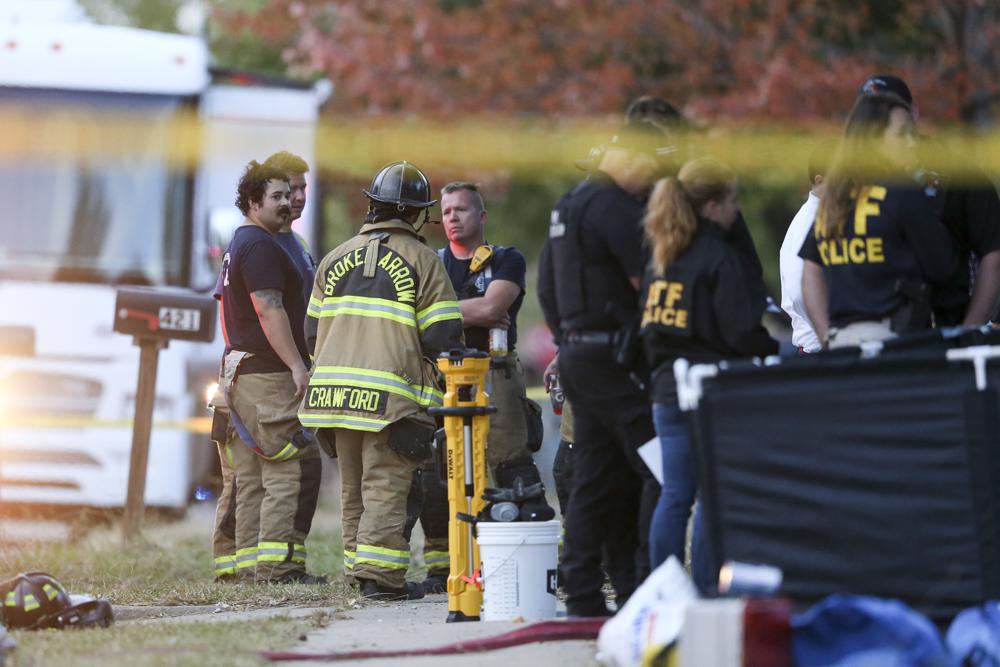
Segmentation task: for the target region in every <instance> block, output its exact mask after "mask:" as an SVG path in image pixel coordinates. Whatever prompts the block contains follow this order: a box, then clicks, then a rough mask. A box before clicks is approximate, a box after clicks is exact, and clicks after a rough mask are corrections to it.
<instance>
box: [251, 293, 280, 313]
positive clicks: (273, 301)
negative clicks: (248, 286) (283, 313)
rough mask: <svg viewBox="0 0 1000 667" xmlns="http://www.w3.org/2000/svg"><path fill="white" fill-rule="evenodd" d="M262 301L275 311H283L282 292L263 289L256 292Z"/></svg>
mask: <svg viewBox="0 0 1000 667" xmlns="http://www.w3.org/2000/svg"><path fill="white" fill-rule="evenodd" d="M254 294H256V295H257V298H258V299H259V300H260V301H263V302H264V303H266V304H267V306H268V308H273V309H274V310H281V309H282V303H281V290H276V289H262V290H257V291H256V292H254Z"/></svg>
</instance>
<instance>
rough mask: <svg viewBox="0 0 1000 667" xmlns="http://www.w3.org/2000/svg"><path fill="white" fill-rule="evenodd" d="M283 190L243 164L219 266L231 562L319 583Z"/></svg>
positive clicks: (270, 170) (309, 443)
mask: <svg viewBox="0 0 1000 667" xmlns="http://www.w3.org/2000/svg"><path fill="white" fill-rule="evenodd" d="M290 193H291V189H290V187H289V179H288V173H287V172H286V171H283V170H280V169H278V168H276V167H274V166H271V165H268V164H264V165H261V164H258V163H257V162H255V161H251V162H250V164H249V165H247V168H246V171H245V172H244V174H243V178H242V179H241V180H240V184H239V188H238V194H237V199H236V205H237V206H238V207H239V209H240V211H241V212H242V213H243V214H244V215H245V216H246V220H245V222H244V224H243V225H242V226H240V227H239V228H238V229H237V230H236V233H235V235H234V236H233V240H232V242H231V243H230V245H229V248H228V249H227V251H226V254H225V258H224V260H223V268H222V283H223V289H222V308H221V311H222V323H223V334H224V336H225V339H226V355H225V357H224V361H223V373H222V382H221V385H222V392H223V394H224V396H225V402H226V404H227V406H228V408H229V411H230V418H231V420H232V423H233V427H234V428H235V430H236V433H237V434H238V436H239V438H238V440H239V441H241V442H237V441H232V442H230V443H229V446H228V447H227V448H226V456H227V458H228V461H229V463H230V464H231V466H232V468H233V470H234V472H235V479H236V503H235V505H236V508H237V509H236V513H237V514H236V524H237V525H236V541H237V547H238V549H237V552H236V559H235V560H236V563H235V566H236V571H237V572H239V574H241V575H243V576H244V577H247V576H249V574H250V573H251V572H254V573H255V575H256V579H257V580H258V581H267V582H273V583H325V581H326V580H325V579H324V578H323V577H315V576H313V575H310V574H307V573H306V570H305V562H306V550H305V539H306V535H307V534H308V533H309V529H310V527H311V524H312V517H313V514H314V513H315V510H316V499H317V496H318V493H319V483H320V472H321V467H320V460H319V449H318V447H317V445H316V442H315V438H314V436H312V434H311V433H310V432H309V431H306V430H305V429H303V428H302V424H301V423H300V422H299V420H298V417H297V416H296V411H297V408H298V401H299V399H301V397H302V395H303V394H304V392H305V389H306V387H307V386H308V384H309V374H308V371H307V368H308V359H309V355H308V352H307V349H306V344H305V334H304V329H303V322H304V321H305V312H306V302H305V285H303V276H302V274H301V272H300V270H299V268H298V267H297V262H296V261H295V259H293V257H292V256H291V255H290V254H289V253H288V252H286V251H285V250H284V249H282V247H281V245H280V244H279V243H278V242H277V240H276V236H277V235H278V234H279V233H280V232H281V230H282V229H285V228H287V227H288V225H290V223H291V220H292V215H293V209H292V202H291V198H290ZM261 486H262V487H263V493H260V491H259V487H261ZM254 514H257V515H259V527H258V530H257V535H256V539H255V540H254V539H253V538H254V536H253V535H249V536H248V535H246V534H245V533H247V531H248V528H252V525H251V524H252V521H247V520H244V521H242V522H241V517H242V516H251V515H254ZM241 523H242V526H241ZM241 527H242V528H243V530H242V531H241V530H240V528H241ZM241 533H242V534H241ZM248 539H249V540H250V542H252V544H247V540H248Z"/></svg>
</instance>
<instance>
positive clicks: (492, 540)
mask: <svg viewBox="0 0 1000 667" xmlns="http://www.w3.org/2000/svg"><path fill="white" fill-rule="evenodd" d="M561 530H562V526H561V524H560V522H559V521H511V522H486V521H484V522H481V523H478V524H476V538H477V541H478V542H479V556H480V558H481V559H482V569H481V570H480V571H481V572H482V576H483V614H482V619H483V620H484V621H510V620H514V619H518V618H521V619H524V620H526V621H535V620H541V619H546V618H555V615H556V561H557V559H558V556H559V535H560V533H561Z"/></svg>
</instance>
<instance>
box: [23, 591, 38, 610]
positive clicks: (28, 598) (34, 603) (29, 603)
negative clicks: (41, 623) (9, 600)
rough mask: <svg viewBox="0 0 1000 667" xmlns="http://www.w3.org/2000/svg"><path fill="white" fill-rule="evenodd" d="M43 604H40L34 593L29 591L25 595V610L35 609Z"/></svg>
mask: <svg viewBox="0 0 1000 667" xmlns="http://www.w3.org/2000/svg"><path fill="white" fill-rule="evenodd" d="M41 606H42V605H41V604H39V602H38V600H37V599H36V598H35V596H34V595H33V594H31V593H28V594H27V595H25V596H24V610H25V611H34V610H35V609H38V608H39V607H41Z"/></svg>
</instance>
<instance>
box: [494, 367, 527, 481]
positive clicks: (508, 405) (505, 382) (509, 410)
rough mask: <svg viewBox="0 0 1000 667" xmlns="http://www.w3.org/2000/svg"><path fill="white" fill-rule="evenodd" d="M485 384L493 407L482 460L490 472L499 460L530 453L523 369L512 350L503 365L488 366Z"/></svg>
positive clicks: (511, 459)
mask: <svg viewBox="0 0 1000 667" xmlns="http://www.w3.org/2000/svg"><path fill="white" fill-rule="evenodd" d="M486 386H487V392H489V395H490V404H492V405H495V406H496V408H497V411H496V413H494V414H493V415H490V433H489V436H487V438H486V464H487V466H488V467H489V469H490V471H491V472H492V471H493V470H495V469H496V467H497V465H499V464H501V463H505V462H507V461H514V460H517V459H524V458H526V457H530V456H531V451H530V450H529V449H528V444H527V442H528V428H527V426H526V424H525V415H524V401H525V400H526V398H527V395H526V394H525V389H524V369H523V368H522V367H521V362H520V360H519V359H518V358H517V354H516V353H514V352H511V353H510V354H509V355H507V363H506V364H505V365H504V366H503V367H501V368H491V369H490V373H489V376H488V381H487V385H486Z"/></svg>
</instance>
